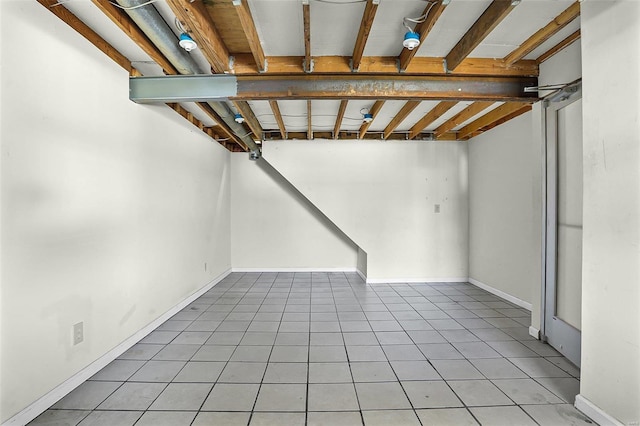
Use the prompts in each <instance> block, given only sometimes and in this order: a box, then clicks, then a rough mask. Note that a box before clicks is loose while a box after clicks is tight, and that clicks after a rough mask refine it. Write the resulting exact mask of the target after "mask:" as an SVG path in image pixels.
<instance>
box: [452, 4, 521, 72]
mask: <svg viewBox="0 0 640 426" xmlns="http://www.w3.org/2000/svg"><path fill="white" fill-rule="evenodd" d="M514 7H515V6H514V5H512V4H511V0H493V2H492V3H491V4H490V5H489V7H487V9H486V10H485V11H484V12H483V13H482V15H480V17H479V18H478V20H477V21H476V22H475V23H474V24H473V25H472V26H471V28H469V31H467V33H466V34H465V35H464V36H462V38H461V39H460V41H459V42H458V44H456V45H455V47H454V48H453V49H451V51H450V52H449V54H448V55H447V57H446V58H445V60H446V61H447V62H446V66H447V68H448V69H449V70H455V69H456V68H457V67H458V65H460V63H461V62H462V61H463V60H464V58H466V57H467V56H468V55H469V54H470V53H471V52H472V51H473V49H475V48H476V47H477V46H478V45H479V44H480V43H482V40H484V39H485V38H486V37H487V36H488V35H489V33H490V32H491V31H493V29H494V28H495V27H497V26H498V24H499V23H500V22H501V21H502V20H503V19H504V18H505V17H506V16H507V15H508V14H509V12H511V10H512V9H513V8H514Z"/></svg>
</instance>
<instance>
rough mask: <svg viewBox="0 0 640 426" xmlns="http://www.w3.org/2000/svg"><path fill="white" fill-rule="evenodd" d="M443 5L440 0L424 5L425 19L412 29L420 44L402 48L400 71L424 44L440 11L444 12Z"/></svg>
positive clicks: (405, 68) (404, 68)
mask: <svg viewBox="0 0 640 426" xmlns="http://www.w3.org/2000/svg"><path fill="white" fill-rule="evenodd" d="M445 7H446V5H444V4H443V3H442V0H437V1H436V3H431V4H429V5H428V6H427V7H426V9H425V10H424V12H423V15H427V16H426V17H425V21H424V22H423V23H421V24H418V25H416V27H415V28H414V31H415V32H416V33H418V34H420V45H419V46H418V47H417V48H415V49H413V50H409V49H402V52H401V53H400V57H399V58H398V59H399V61H400V71H406V70H407V67H409V64H410V63H411V61H412V60H413V58H414V56H415V55H416V53H418V49H419V48H420V46H422V45H423V44H424V42H425V40H426V39H427V36H428V35H429V33H430V32H431V30H432V29H433V26H434V25H435V24H436V22H437V21H438V18H440V15H442V12H444V9H445ZM440 66H441V67H442V61H440Z"/></svg>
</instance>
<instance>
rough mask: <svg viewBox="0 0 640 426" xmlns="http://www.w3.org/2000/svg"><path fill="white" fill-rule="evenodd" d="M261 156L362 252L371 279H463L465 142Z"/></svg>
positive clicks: (296, 148) (277, 149) (276, 150)
mask: <svg viewBox="0 0 640 426" xmlns="http://www.w3.org/2000/svg"><path fill="white" fill-rule="evenodd" d="M264 158H265V159H266V160H267V161H269V162H270V163H271V164H272V165H273V166H274V167H275V168H276V169H277V170H278V171H279V172H280V173H282V175H283V176H284V177H285V178H287V180H289V181H290V182H291V183H292V184H293V185H294V186H295V187H296V188H297V189H298V190H299V191H301V192H302V193H303V194H304V195H305V196H306V197H307V198H308V199H309V200H311V201H312V202H313V203H314V204H315V205H316V206H317V207H318V208H319V209H320V210H321V211H322V212H323V213H324V214H326V215H327V216H328V217H329V218H330V219H331V220H332V221H333V222H334V223H335V224H336V225H337V226H338V227H340V229H342V230H343V231H344V232H345V233H346V234H347V235H348V236H349V237H350V238H351V239H352V240H353V241H354V242H355V243H356V244H357V245H358V246H359V247H361V248H362V250H364V251H365V252H366V253H367V271H366V272H367V277H368V279H370V280H397V281H420V280H435V281H438V280H459V279H463V280H464V279H466V277H467V276H468V274H467V245H468V233H467V226H468V219H467V212H468V206H467V195H468V194H467V145H466V143H465V142H453V143H442V142H380V141H324V140H314V141H286V142H283V141H273V142H266V143H265V146H264ZM435 204H439V205H440V213H435V211H434V205H435ZM363 272H364V271H363Z"/></svg>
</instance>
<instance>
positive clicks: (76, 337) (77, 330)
mask: <svg viewBox="0 0 640 426" xmlns="http://www.w3.org/2000/svg"><path fill="white" fill-rule="evenodd" d="M83 340H84V323H83V322H79V323H77V324H73V345H74V346H75V345H77V344H78V343H82V341H83Z"/></svg>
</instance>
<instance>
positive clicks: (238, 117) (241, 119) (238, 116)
mask: <svg viewBox="0 0 640 426" xmlns="http://www.w3.org/2000/svg"><path fill="white" fill-rule="evenodd" d="M233 119H234V121H235V122H236V123H238V124H242V123H244V117H243V116H242V114H240V113H236V114H235V115H234V116H233Z"/></svg>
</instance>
